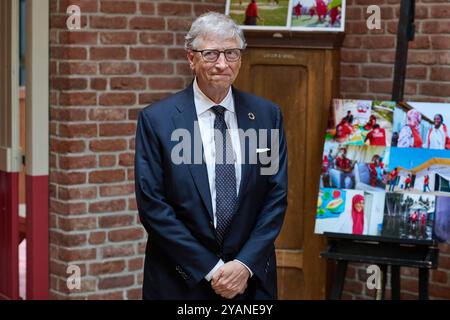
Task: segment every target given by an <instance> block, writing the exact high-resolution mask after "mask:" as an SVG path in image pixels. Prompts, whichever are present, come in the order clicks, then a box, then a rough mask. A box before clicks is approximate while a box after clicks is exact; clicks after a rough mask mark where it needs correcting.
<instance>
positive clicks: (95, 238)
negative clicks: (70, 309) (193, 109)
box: [50, 0, 224, 299]
mask: <svg viewBox="0 0 450 320" xmlns="http://www.w3.org/2000/svg"><path fill="white" fill-rule="evenodd" d="M50 2H51V13H50V15H51V19H50V21H51V30H50V32H51V43H50V47H51V50H50V51H51V56H50V59H51V92H50V95H51V106H50V109H51V122H50V150H51V158H50V215H51V229H50V249H51V251H50V252H51V261H50V272H51V283H50V288H51V297H52V298H57V299H67V298H70V299H85V298H87V299H111V298H114V299H138V298H140V297H141V284H142V272H141V270H142V268H143V253H144V251H145V242H146V235H145V231H144V229H143V228H142V227H141V226H140V224H139V218H138V215H137V211H136V203H135V197H134V184H133V179H134V177H133V155H134V152H133V150H134V131H135V127H136V121H135V120H136V115H137V113H138V111H139V110H140V109H141V108H142V107H143V106H145V105H147V104H149V103H151V102H152V101H155V100H158V99H160V98H162V97H164V96H166V95H168V94H170V93H172V92H174V91H176V90H179V89H181V88H183V87H184V86H185V85H186V84H187V83H188V82H189V81H191V79H192V77H191V74H190V70H189V68H188V65H187V63H186V58H185V52H184V49H183V44H184V42H183V41H184V35H185V33H186V31H187V29H188V27H189V26H190V23H191V21H192V19H193V17H194V16H197V15H199V14H200V13H202V12H204V11H206V10H219V11H222V12H224V0H219V1H200V0H198V1H150V0H148V1H143V0H142V1H137V0H128V1H103V0H78V1H77V0H51V1H50ZM72 4H77V5H79V6H80V8H81V12H82V14H81V23H82V30H81V31H74V32H70V31H68V30H67V28H66V19H67V17H68V16H67V15H66V9H67V7H68V6H69V5H72ZM70 264H75V265H78V266H79V267H80V268H81V274H82V279H81V289H80V290H72V291H70V290H68V288H67V286H66V280H67V277H68V274H67V273H66V269H67V267H68V266H69V265H70Z"/></svg>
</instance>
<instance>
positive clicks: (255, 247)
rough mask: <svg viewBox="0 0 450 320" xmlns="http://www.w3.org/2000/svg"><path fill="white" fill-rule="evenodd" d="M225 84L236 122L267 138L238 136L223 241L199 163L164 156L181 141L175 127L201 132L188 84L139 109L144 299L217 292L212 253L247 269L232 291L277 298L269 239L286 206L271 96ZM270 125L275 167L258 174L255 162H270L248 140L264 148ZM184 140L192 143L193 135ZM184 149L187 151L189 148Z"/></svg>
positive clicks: (278, 119)
mask: <svg viewBox="0 0 450 320" xmlns="http://www.w3.org/2000/svg"><path fill="white" fill-rule="evenodd" d="M232 90H233V97H234V102H235V110H236V114H237V122H238V126H239V128H240V129H243V130H244V131H245V130H247V129H250V128H253V129H256V130H258V129H267V133H268V135H267V136H268V139H267V144H265V145H260V143H261V142H260V141H259V137H258V145H257V146H255V145H253V146H252V145H251V144H250V143H248V140H246V139H244V140H245V141H242V140H243V139H241V145H242V146H243V147H244V149H243V150H245V154H246V157H245V161H246V162H245V163H244V164H242V171H241V172H242V174H241V184H240V190H239V194H238V204H237V206H236V208H235V213H234V215H233V218H232V222H231V225H230V227H229V229H228V230H229V231H228V232H227V234H226V236H225V238H224V241H223V246H222V247H220V246H219V244H218V242H217V239H216V235H215V228H214V224H213V212H212V204H211V195H210V189H209V182H208V176H207V169H206V165H205V163H200V164H195V163H192V161H191V163H181V164H175V163H174V162H173V161H171V154H172V150H173V148H174V147H175V145H177V144H179V143H180V141H179V140H176V141H172V139H171V135H172V132H173V131H174V130H175V129H185V130H187V131H189V132H190V133H191V134H192V137H194V131H196V134H197V137H200V134H199V127H198V123H197V122H196V121H197V114H196V110H195V105H194V94H193V87H192V84H191V85H190V86H189V87H188V88H186V89H185V90H183V91H180V92H178V93H176V94H174V95H172V96H170V97H168V98H166V99H164V100H162V101H159V102H157V103H154V104H152V105H151V106H148V107H146V108H145V109H143V110H142V111H141V112H140V114H139V119H138V125H137V132H136V156H135V184H136V200H137V205H138V210H139V217H140V220H141V222H142V224H143V226H144V227H145V229H146V230H147V232H148V242H147V248H146V255H145V265H144V283H143V298H144V299H219V298H220V297H219V296H218V295H216V294H215V293H214V291H213V290H212V288H211V285H210V283H209V282H207V281H206V280H205V279H204V277H205V275H206V274H208V272H209V271H211V269H212V268H213V267H214V266H215V265H216V263H217V262H218V261H219V259H222V260H224V261H225V262H227V261H230V260H233V259H238V260H240V261H242V262H243V263H245V264H246V265H247V266H248V267H249V268H250V269H251V270H252V271H253V273H254V275H253V277H251V278H250V279H249V282H248V288H247V290H246V292H245V293H244V294H243V295H238V296H237V297H236V299H276V298H277V281H276V260H275V248H274V242H275V238H276V237H277V235H278V234H279V232H280V229H281V226H282V223H283V219H284V214H285V211H286V207H287V146H286V139H285V134H284V130H283V121H282V115H281V112H280V108H279V107H278V106H276V105H275V104H273V103H272V102H270V101H267V100H265V99H263V98H260V97H257V96H254V95H251V94H248V93H244V92H241V91H238V90H237V89H235V88H233V89H232ZM253 116H254V117H253ZM252 118H254V119H252ZM271 129H278V130H279V131H278V132H279V139H278V142H279V159H278V161H279V169H278V171H277V172H276V173H275V174H273V175H262V174H261V169H262V168H264V167H269V166H270V164H267V163H266V162H265V161H261V160H260V157H257V156H256V149H255V148H271ZM187 131H186V132H187ZM200 142H201V139H200ZM190 143H191V147H192V148H193V147H194V139H192V140H191V142H190ZM271 150H272V149H271ZM269 152H270V151H269ZM183 156H184V157H186V159H189V158H188V156H189V155H188V153H186V154H183ZM252 157H253V161H251V159H250V158H252ZM192 158H193V152H192ZM255 158H256V161H254V160H255ZM243 160H244V154H243ZM186 162H189V161H186ZM255 162H256V163H255Z"/></svg>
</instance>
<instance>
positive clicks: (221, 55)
mask: <svg viewBox="0 0 450 320" xmlns="http://www.w3.org/2000/svg"><path fill="white" fill-rule="evenodd" d="M216 67H217V68H220V69H225V68H226V67H228V63H227V59H226V58H225V52H220V53H219V58H217V61H216Z"/></svg>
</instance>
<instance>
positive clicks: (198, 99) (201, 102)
mask: <svg viewBox="0 0 450 320" xmlns="http://www.w3.org/2000/svg"><path fill="white" fill-rule="evenodd" d="M193 89H194V102H195V110H196V112H197V116H199V115H200V114H202V113H204V112H206V111H208V110H209V109H210V108H211V107H213V106H216V105H221V106H223V107H224V108H225V109H227V110H228V111H231V112H234V101H233V93H232V90H231V87H230V89H229V90H228V93H227V95H226V96H225V98H223V100H222V101H221V102H220V103H218V104H217V103H215V102H214V101H212V100H211V99H210V98H208V97H207V96H206V95H205V94H204V93H203V92H202V90H200V87H199V86H198V83H197V78H195V79H194V85H193Z"/></svg>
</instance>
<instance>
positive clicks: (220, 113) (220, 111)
mask: <svg viewBox="0 0 450 320" xmlns="http://www.w3.org/2000/svg"><path fill="white" fill-rule="evenodd" d="M211 110H212V111H213V112H214V113H215V114H216V115H217V116H221V117H223V114H224V113H225V108H224V107H222V106H219V105H217V106H214V107H212V108H211Z"/></svg>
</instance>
